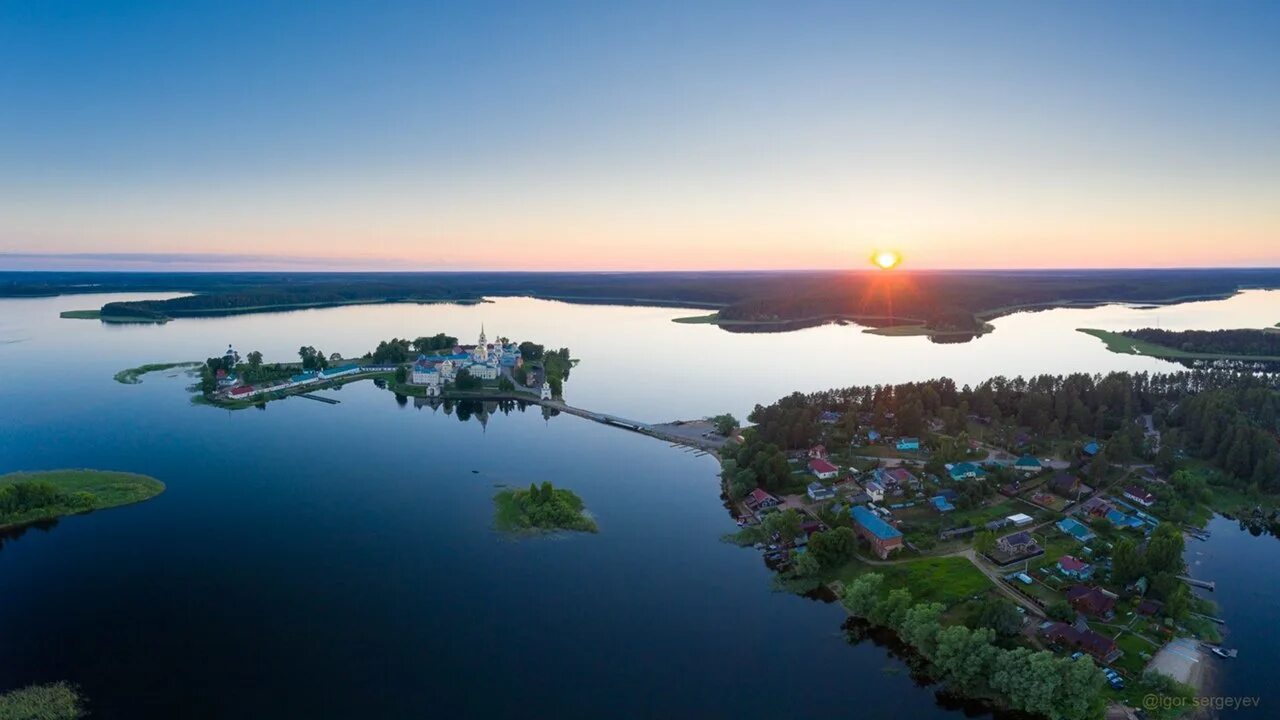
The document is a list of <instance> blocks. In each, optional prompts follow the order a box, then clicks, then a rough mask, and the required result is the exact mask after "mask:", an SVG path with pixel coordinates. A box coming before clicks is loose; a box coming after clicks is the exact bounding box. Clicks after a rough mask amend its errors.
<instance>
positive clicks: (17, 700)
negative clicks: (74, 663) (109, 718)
mask: <svg viewBox="0 0 1280 720" xmlns="http://www.w3.org/2000/svg"><path fill="white" fill-rule="evenodd" d="M84 716H85V709H84V700H83V698H81V697H80V693H79V692H77V691H76V688H75V687H74V686H72V685H70V684H69V683H65V682H56V683H49V684H47V685H32V686H30V687H25V688H20V689H18V690H11V691H9V692H7V693H4V694H0V718H3V719H5V720H9V719H10V718H12V719H13V720H26V719H30V720H76V719H77V718H82V717H84Z"/></svg>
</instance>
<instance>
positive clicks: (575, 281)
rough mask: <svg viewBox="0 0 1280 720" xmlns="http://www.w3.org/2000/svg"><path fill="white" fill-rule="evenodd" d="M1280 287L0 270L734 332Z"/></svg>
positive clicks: (1217, 277)
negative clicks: (713, 318)
mask: <svg viewBox="0 0 1280 720" xmlns="http://www.w3.org/2000/svg"><path fill="white" fill-rule="evenodd" d="M1253 287H1280V270H1267V269H1243V268H1241V269H1214V270H1092V271H911V270H898V271H894V272H892V273H882V272H877V271H854V270H819V271H779V272H624V273H586V272H565V273H554V272H548V273H503V272H424V273H73V272H52V273H35V272H0V297H6V296H8V297H27V296H47V295H58V294H69V293H83V292H89V291H93V292H160V291H168V292H186V293H193V294H192V295H188V296H185V297H179V298H173V299H170V300H144V301H135V302H127V303H110V304H108V305H107V306H105V307H104V308H103V314H106V315H110V316H112V317H119V318H124V317H137V318H140V319H149V320H153V319H162V318H174V317H193V316H200V315H221V314H227V313H242V312H266V311H272V310H280V309H286V308H289V307H302V306H310V307H320V306H325V305H339V304H347V303H357V302H368V303H375V302H433V301H475V300H477V299H479V298H481V297H486V296H488V297H514V296H528V297H538V298H546V299H555V300H565V301H569V302H588V303H600V304H643V305H673V306H680V307H701V308H714V309H717V310H719V320H722V321H729V322H730V323H738V325H736V326H734V325H730V324H724V325H722V327H726V328H731V327H732V328H734V329H737V330H744V329H751V327H752V324H753V323H759V324H761V325H759V328H760V329H770V326H771V325H774V324H776V326H774V327H772V329H777V330H784V329H787V327H789V326H788V325H787V323H788V322H792V323H800V324H803V323H805V322H812V321H814V320H815V319H817V320H823V319H835V318H839V317H858V318H864V319H866V320H867V322H868V323H869V324H880V325H893V324H898V323H903V322H918V321H924V322H925V323H926V324H927V325H928V326H929V327H931V328H935V329H942V330H976V329H978V328H980V327H981V324H982V321H983V320H989V319H991V318H993V317H998V316H1000V315H1002V314H1007V313H1009V312H1013V311H1014V310H1017V309H1019V308H1024V307H1032V308H1047V307H1053V306H1055V305H1062V304H1077V305H1080V304H1099V303H1104V302H1109V301H1124V302H1156V301H1172V300H1176V299H1192V298H1204V297H1225V296H1228V295H1231V294H1233V293H1235V292H1236V291H1238V290H1239V289H1241V288H1253Z"/></svg>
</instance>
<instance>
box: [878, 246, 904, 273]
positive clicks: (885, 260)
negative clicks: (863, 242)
mask: <svg viewBox="0 0 1280 720" xmlns="http://www.w3.org/2000/svg"><path fill="white" fill-rule="evenodd" d="M871 262H873V263H875V264H876V267H878V268H880V269H881V270H892V269H893V268H895V267H897V266H898V263H900V262H902V255H900V254H899V253H897V252H895V251H893V250H880V251H878V252H876V253H875V254H874V255H872V256H871Z"/></svg>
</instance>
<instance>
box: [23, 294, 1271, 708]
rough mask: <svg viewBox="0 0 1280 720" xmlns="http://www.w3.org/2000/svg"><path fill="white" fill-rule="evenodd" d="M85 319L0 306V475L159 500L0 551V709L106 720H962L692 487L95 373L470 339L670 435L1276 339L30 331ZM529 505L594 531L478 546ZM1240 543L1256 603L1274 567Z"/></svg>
mask: <svg viewBox="0 0 1280 720" xmlns="http://www.w3.org/2000/svg"><path fill="white" fill-rule="evenodd" d="M131 297H136V296H131ZM109 299H114V298H110V297H105V296H96V297H92V298H85V297H79V298H75V297H62V298H48V299H36V300H0V413H2V414H0V472H7V471H10V470H18V469H27V470H34V469H43V468H56V467H77V466H83V467H97V468H107V469H121V470H133V471H137V472H143V473H147V474H150V475H154V476H156V477H158V478H160V479H162V480H164V481H165V482H166V483H167V484H168V491H167V492H165V493H164V494H163V495H161V496H160V497H159V498H157V499H155V500H153V501H151V502H148V503H145V504H142V505H137V506H132V507H128V508H122V509H116V510H111V511H106V512H99V513H93V514H91V515H87V516H80V517H73V518H66V519H63V520H62V521H60V522H58V523H57V524H56V525H55V526H54V527H52V528H48V529H33V530H29V531H27V532H26V533H24V534H22V535H20V536H18V537H13V538H9V539H7V540H5V541H4V543H3V545H0V597H2V598H4V601H3V602H0V689H6V688H11V687H15V686H19V685H24V684H27V683H31V682H42V681H51V680H58V679H67V680H71V681H74V682H76V683H78V684H80V685H81V686H82V688H83V689H84V691H85V693H86V694H87V695H88V696H89V697H90V698H91V700H92V702H93V708H94V710H95V717H102V718H152V717H154V718H174V717H183V718H188V717H190V718H225V717H237V718H238V717H275V718H280V717H423V716H428V715H437V714H450V715H460V716H468V717H494V716H497V717H510V716H516V715H520V716H525V717H548V716H555V717H602V716H604V717H614V716H627V717H654V716H662V717H691V716H701V717H769V718H779V717H815V716H819V715H831V714H847V713H848V712H849V711H850V710H851V708H856V710H857V712H858V713H859V714H860V715H863V716H866V717H897V716H903V715H909V716H914V717H921V718H929V717H939V718H941V717H948V718H954V717H959V716H960V715H959V713H958V712H956V711H950V710H946V709H943V708H942V707H939V706H938V705H937V704H936V702H935V699H934V696H933V693H932V692H931V691H930V690H924V689H920V688H917V687H916V686H915V685H914V684H913V682H912V681H911V679H910V678H909V677H908V676H907V674H905V673H903V672H898V671H899V670H901V665H900V664H899V663H898V662H897V661H896V660H893V659H892V658H890V657H888V656H887V654H886V653H885V651H884V650H883V649H881V648H877V647H875V646H874V645H873V644H871V643H863V644H861V645H857V646H851V645H849V644H848V643H846V642H845V641H844V640H843V639H842V638H841V634H840V623H841V621H842V619H843V614H842V612H841V611H840V609H839V608H837V607H834V606H830V605H824V604H821V603H817V602H813V601H809V600H806V599H803V598H798V597H793V596H789V595H784V594H779V593H774V592H771V591H770V589H769V579H770V576H769V573H768V571H767V570H766V569H765V568H764V567H763V565H762V564H761V562H760V559H759V557H758V555H757V554H756V553H754V552H752V551H746V550H741V549H738V548H735V547H733V546H730V545H727V544H725V543H722V542H720V541H719V538H720V536H721V535H723V534H724V533H726V532H729V531H731V530H732V529H733V524H732V522H731V521H730V519H729V517H728V515H727V513H726V512H725V510H724V508H723V506H722V503H721V500H720V498H719V490H718V486H717V482H716V477H715V473H716V465H715V463H714V461H713V460H711V459H710V458H706V457H696V456H694V455H692V454H690V453H687V452H684V451H681V450H678V449H672V448H669V447H667V446H666V445H665V444H663V443H660V442H656V441H653V440H650V439H648V438H644V437H641V436H637V435H632V434H629V433H625V432H620V431H617V430H612V429H610V428H606V427H603V426H600V425H596V424H593V423H590V422H586V421H583V420H580V419H577V418H573V417H564V416H561V417H554V418H550V419H547V418H544V417H543V415H542V413H541V411H540V410H539V409H537V408H533V409H530V410H529V411H527V412H521V411H518V410H516V411H513V412H510V413H509V414H504V413H502V412H500V411H498V412H495V413H493V414H492V415H491V416H489V417H488V418H487V420H486V421H485V422H481V421H480V419H478V418H477V417H471V418H470V419H468V420H465V421H461V420H460V419H459V417H458V415H457V414H453V415H449V414H446V413H445V412H444V411H443V410H438V411H433V410H431V409H430V408H421V409H419V408H415V407H414V405H413V404H412V403H411V402H410V403H407V404H404V405H402V404H400V403H398V402H397V401H396V399H395V398H394V396H392V395H391V394H390V393H387V392H385V391H380V390H377V389H376V388H374V387H373V385H372V384H371V383H357V384H354V385H350V386H347V387H345V388H343V389H341V390H339V391H334V392H332V396H333V397H335V398H337V399H340V400H341V401H342V403H341V404H340V405H324V404H321V403H316V402H310V401H307V400H301V399H290V400H287V401H284V402H280V403H274V404H271V405H270V406H269V407H268V408H267V409H266V410H261V411H259V410H248V411H240V412H227V411H222V410H216V409H211V408H205V407H196V406H192V405H190V404H188V403H187V400H186V395H185V393H184V392H183V387H184V386H185V385H186V384H187V383H188V382H189V380H188V379H187V378H185V377H182V376H178V375H172V376H169V375H164V374H153V375H149V376H146V377H145V379H144V382H143V383H142V384H141V385H136V386H126V385H120V384H117V383H114V382H112V380H111V376H112V374H113V373H114V372H116V371H117V370H120V369H122V368H125V367H130V366H133V365H137V364H141V363H145V362H156V361H166V360H186V359H200V358H204V357H207V356H209V355H214V354H218V353H219V352H220V350H221V349H222V348H224V347H225V345H226V344H227V343H228V342H230V343H234V344H235V345H236V347H237V348H238V349H239V350H240V351H241V352H242V353H243V352H247V351H248V350H251V349H259V350H261V351H263V353H264V354H265V355H266V357H267V359H268V360H276V359H280V360H285V359H292V357H294V353H296V351H297V348H298V347H299V346H301V345H304V344H306V345H314V346H316V347H319V348H321V349H323V350H324V351H325V352H341V353H345V354H359V353H362V352H364V351H365V350H367V349H370V348H371V347H372V346H373V345H375V344H376V343H377V341H378V340H380V339H384V338H389V337H392V336H401V337H416V336H418V335H423V334H432V333H435V332H447V333H450V334H453V335H457V336H459V337H462V338H470V337H471V336H473V335H474V334H475V333H476V332H477V331H478V329H479V326H480V324H481V323H484V324H485V327H486V329H487V330H488V332H489V334H490V335H491V336H493V335H502V334H505V335H510V336H512V337H513V338H517V339H532V340H536V341H538V342H543V343H545V344H547V345H549V346H555V347H559V346H567V347H570V348H571V349H572V350H573V351H574V355H575V356H576V357H579V358H581V359H582V363H581V365H580V366H579V367H578V368H576V369H575V370H574V371H573V375H572V378H571V379H570V381H569V383H568V386H567V395H568V397H569V400H570V401H571V402H573V403H574V404H577V405H581V406H584V407H589V408H593V409H598V410H603V411H608V412H614V413H618V414H623V415H628V416H632V417H635V418H637V419H641V420H668V419H674V418H690V417H700V416H703V415H706V414H710V413H715V412H721V411H726V410H727V411H732V412H735V413H737V414H739V416H743V415H745V414H746V412H747V411H748V410H749V409H750V408H751V406H753V405H754V404H755V403H757V402H769V401H771V400H773V399H775V398H776V397H778V396H780V395H783V394H785V393H788V392H791V391H792V390H797V389H798V390H817V389H822V388H827V387H832V386H843V385H850V384H861V383H876V382H897V381H904V380H911V379H921V378H926V377H934V376H937V375H943V374H945V375H950V376H952V377H955V378H957V379H958V380H960V381H962V382H973V381H977V380H980V379H983V378H985V377H987V376H989V375H991V374H994V373H1004V374H1010V375H1012V374H1019V373H1021V374H1029V373H1039V372H1055V373H1056V372H1068V371H1091V372H1092V371H1105V370H1110V369H1137V370H1163V369H1171V368H1174V367H1176V366H1173V365H1170V364H1167V363H1164V362H1161V361H1158V360H1152V359H1148V358H1140V357H1130V356H1118V355H1113V354H1110V353H1107V352H1106V351H1105V350H1104V349H1103V347H1102V344H1101V343H1100V342H1098V341H1097V340H1094V339H1092V338H1089V337H1087V336H1084V335H1080V334H1077V333H1073V332H1071V330H1073V329H1074V328H1075V327H1104V328H1115V329H1124V328H1128V327H1136V326H1146V325H1154V324H1157V318H1158V322H1159V324H1160V325H1161V326H1163V327H1203V328H1213V327H1249V326H1252V327H1260V326H1262V325H1270V324H1273V323H1274V322H1276V321H1277V320H1280V295H1276V294H1274V293H1267V292H1251V293H1246V294H1244V295H1241V296H1238V297H1236V298H1233V299H1231V300H1227V301H1218V302H1206V303H1196V304H1188V305H1182V306H1178V307H1175V308H1162V309H1159V310H1139V309H1131V308H1123V307H1109V308H1101V309H1096V310H1056V311H1050V312H1043V313H1035V314H1023V315H1016V316H1012V317H1008V318H1003V319H1001V320H999V321H997V323H996V324H997V327H998V330H997V332H996V333H994V334H992V335H990V336H988V337H986V338H983V339H981V340H979V341H977V342H973V343H968V344H964V345H935V344H932V343H929V342H928V341H927V340H924V339H921V338H882V337H877V336H872V335H867V334H863V333H860V332H859V331H858V329H857V328H856V327H852V326H846V327H840V326H826V327H821V328H813V329H810V330H804V331H799V332H795V333H787V334H781V335H737V334H731V333H726V332H723V331H721V330H718V329H716V328H714V327H710V326H704V325H680V324H675V323H671V322H669V320H670V319H671V318H672V317H677V316H680V315H685V314H690V313H696V312H697V311H681V310H672V309H669V308H668V309H652V308H634V307H625V308H615V307H596V306H582V305H566V304H560V303H550V302H543V301H535V300H526V299H502V300H499V301H497V302H494V303H491V304H484V305H480V306H475V307H463V306H407V305H396V306H377V307H360V308H343V309H330V310H318V311H305V312H295V313H287V314H274V315H251V316H242V317H232V318H219V319H210V320H181V321H177V322H173V323H170V324H168V325H165V326H125V327H120V326H106V325H102V324H100V323H97V322H92V321H72V320H61V319H59V318H58V316H57V315H58V312H59V311H61V310H66V309H76V308H84V307H96V306H98V305H100V304H101V303H102V302H105V301H107V300H109ZM544 479H549V480H552V481H554V482H556V483H557V484H558V485H563V486H566V487H570V488H572V489H574V490H575V491H577V492H578V493H579V494H580V495H581V496H582V497H583V498H584V500H585V501H586V503H587V506H588V507H589V508H590V509H591V510H592V511H593V512H594V514H595V515H596V517H597V519H598V522H599V524H600V527H601V533H600V534H599V535H594V536H574V537H556V538H544V539H538V540H532V541H512V540H508V539H505V538H503V537H501V536H499V535H497V534H495V533H493V532H492V531H491V529H490V523H491V520H492V516H491V512H492V501H491V498H492V496H493V494H494V493H495V492H496V490H497V489H498V488H499V487H500V486H502V485H507V484H515V485H525V484H528V483H529V482H531V481H541V480H544ZM1231 534H1232V533H1230V532H1228V531H1226V530H1221V531H1218V532H1215V534H1214V542H1219V540H1220V539H1222V540H1223V541H1225V540H1226V538H1228V537H1230V536H1231ZM1246 537H1247V536H1246ZM1247 540H1248V541H1249V542H1252V543H1254V544H1253V545H1250V547H1256V548H1257V550H1256V552H1258V553H1261V554H1262V555H1264V556H1265V557H1266V558H1268V559H1269V562H1270V563H1271V565H1269V566H1268V567H1270V568H1272V570H1271V571H1269V572H1272V574H1271V575H1268V577H1275V573H1274V572H1273V571H1274V570H1276V568H1275V561H1276V558H1277V557H1280V555H1278V554H1277V553H1276V552H1275V550H1276V546H1274V545H1269V544H1267V542H1268V541H1269V542H1271V543H1274V540H1270V539H1261V540H1255V539H1253V538H1247ZM1206 562H1207V561H1206ZM1215 572H1216V571H1215ZM1223 575H1224V577H1225V575H1226V571H1225V570H1224V571H1223ZM1207 576H1210V575H1207ZM1216 579H1219V581H1220V582H1222V581H1223V579H1224V578H1223V577H1218V578H1216ZM1239 597H1240V602H1241V603H1242V604H1243V605H1244V606H1245V607H1249V606H1250V605H1256V604H1257V603H1258V602H1265V600H1264V599H1262V598H1261V596H1257V597H1256V598H1255V596H1251V595H1248V594H1245V593H1243V592H1242V593H1241V595H1240V596H1239ZM1250 598H1255V599H1250ZM1224 612H1227V613H1230V612H1233V610H1232V609H1231V608H1230V607H1226V608H1224ZM1229 617H1230V615H1229ZM1263 619H1265V618H1263ZM1271 620H1272V622H1271V626H1272V627H1274V618H1272V619H1271ZM1233 622H1234V620H1233ZM1242 622H1243V621H1242ZM1240 644H1241V646H1242V647H1243V643H1240ZM1249 652H1250V654H1253V653H1255V652H1256V653H1257V654H1256V655H1253V657H1252V658H1251V659H1250V660H1249V661H1247V662H1260V661H1261V660H1262V658H1263V657H1269V658H1273V659H1274V658H1275V651H1274V650H1271V649H1269V648H1267V647H1265V645H1264V646H1262V647H1259V648H1257V649H1256V650H1253V649H1251V650H1250V651H1249ZM1242 655H1246V653H1245V652H1244V651H1243V650H1242ZM1244 662H1246V661H1245V660H1242V661H1241V663H1242V664H1243V663H1244Z"/></svg>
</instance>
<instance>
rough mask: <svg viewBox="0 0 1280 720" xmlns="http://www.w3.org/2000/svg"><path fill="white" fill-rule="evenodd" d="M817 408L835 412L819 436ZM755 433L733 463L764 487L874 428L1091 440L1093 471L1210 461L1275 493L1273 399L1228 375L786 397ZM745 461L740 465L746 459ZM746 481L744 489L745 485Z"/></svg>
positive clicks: (755, 415) (1029, 446) (1030, 441)
mask: <svg viewBox="0 0 1280 720" xmlns="http://www.w3.org/2000/svg"><path fill="white" fill-rule="evenodd" d="M824 411H830V412H834V413H837V414H838V415H839V418H840V419H839V420H838V421H837V422H836V423H834V424H833V425H832V426H830V427H827V426H825V425H824V424H823V423H822V422H821V421H820V419H819V418H820V416H821V414H822V413H823V412H824ZM1148 414H1149V415H1151V417H1152V422H1153V424H1154V425H1155V427H1156V428H1157V429H1158V430H1160V431H1161V432H1162V434H1163V436H1164V437H1165V439H1166V440H1165V442H1163V443H1162V444H1161V446H1160V448H1159V449H1158V450H1157V449H1154V448H1152V447H1150V444H1149V443H1148V442H1147V441H1146V438H1145V433H1144V428H1143V424H1142V423H1140V422H1138V420H1139V418H1140V416H1143V415H1148ZM749 419H750V420H751V422H753V423H755V428H754V429H753V431H752V432H750V433H749V435H750V437H748V438H747V442H746V443H745V444H744V445H743V446H742V447H741V448H739V451H738V452H739V455H740V456H741V455H742V454H743V453H744V451H746V449H747V448H752V451H751V452H750V453H748V454H747V456H746V457H738V458H735V460H736V461H737V465H738V467H744V466H750V467H752V468H754V469H756V473H757V476H758V478H759V480H760V481H761V484H762V485H765V486H766V487H768V486H769V480H770V479H771V478H772V477H773V476H774V475H775V474H776V473H778V472H779V471H780V470H779V469H775V468H778V467H779V466H777V465H776V461H775V460H773V459H772V455H773V454H774V453H777V454H778V455H781V454H782V453H785V452H786V451H790V450H798V449H803V448H806V447H809V446H810V445H812V444H813V443H815V442H817V441H818V440H819V438H821V437H822V436H823V435H824V433H832V434H834V435H836V436H838V437H842V438H853V437H855V436H857V435H859V434H864V433H865V432H866V431H867V430H870V429H874V430H876V431H878V432H880V433H881V434H883V435H885V436H887V437H891V436H927V433H929V432H931V431H934V430H935V429H936V432H934V437H926V442H932V443H934V444H935V446H936V445H938V444H940V443H942V442H945V438H941V437H940V436H945V435H956V434H959V433H961V432H965V431H966V429H967V428H968V427H969V426H970V424H971V423H975V422H976V423H979V424H980V425H981V426H983V427H984V428H987V429H988V432H989V433H990V434H991V436H992V437H993V438H997V437H998V438H999V440H1000V442H1002V443H1004V444H1005V445H1006V446H1008V447H1010V449H1014V450H1019V449H1021V450H1022V451H1026V452H1036V451H1039V450H1045V449H1047V447H1048V444H1050V443H1052V442H1059V441H1071V442H1076V443H1079V442H1082V441H1086V440H1097V441H1100V442H1101V443H1102V446H1103V450H1102V452H1101V453H1100V454H1099V462H1102V463H1106V462H1110V463H1125V462H1130V461H1133V460H1135V459H1145V460H1149V461H1152V462H1154V463H1156V464H1158V465H1161V466H1162V467H1163V468H1164V469H1166V470H1167V471H1171V470H1172V468H1173V466H1174V465H1175V464H1176V461H1177V459H1178V458H1179V457H1180V456H1183V455H1185V456H1189V457H1194V458H1199V459H1201V460H1204V461H1206V462H1207V463H1209V464H1210V465H1212V466H1214V467H1216V468H1218V469H1220V470H1221V471H1222V476H1223V478H1224V480H1225V481H1226V482H1227V483H1228V484H1230V485H1232V486H1235V487H1239V488H1241V489H1253V490H1258V491H1262V492H1271V493H1274V492H1280V441H1278V440H1277V433H1278V431H1280V390H1278V381H1277V380H1276V379H1274V378H1270V377H1265V376H1254V375H1251V374H1247V373H1233V372H1225V371H1212V370H1200V371H1187V372H1177V373H1160V374H1149V373H1125V372H1118V373H1111V374H1107V375H1087V374H1083V373H1077V374H1071V375H1038V376H1035V377H1032V378H1022V377H1017V378H1005V377H996V378H992V379H990V380H987V381H985V382H983V383H980V384H978V385H976V386H972V387H971V386H967V385H966V386H964V387H957V385H956V384H955V382H954V381H952V380H950V379H948V378H939V379H936V380H928V381H924V382H914V383H904V384H900V385H875V386H855V387H848V388H842V389H835V390H828V391H824V392H818V393H810V394H801V393H794V394H792V395H788V396H787V397H784V398H781V399H780V400H778V401H776V402H774V403H773V404H771V405H767V406H765V405H757V406H756V407H755V409H754V410H753V411H752V412H751V414H750V416H749ZM744 460H745V461H746V462H745V463H744V462H743V461H744ZM744 481H745V480H744Z"/></svg>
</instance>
